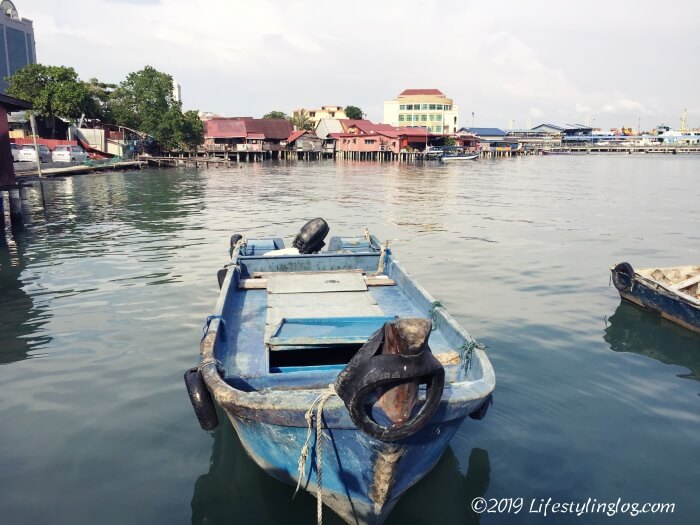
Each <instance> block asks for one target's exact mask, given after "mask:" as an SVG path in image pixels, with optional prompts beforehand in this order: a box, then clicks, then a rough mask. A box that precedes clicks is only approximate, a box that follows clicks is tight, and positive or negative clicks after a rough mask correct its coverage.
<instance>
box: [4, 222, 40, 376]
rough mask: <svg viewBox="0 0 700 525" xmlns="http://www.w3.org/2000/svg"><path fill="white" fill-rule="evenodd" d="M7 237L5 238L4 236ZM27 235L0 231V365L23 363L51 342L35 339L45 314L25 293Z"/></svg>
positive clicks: (37, 337) (38, 337) (38, 336)
mask: <svg viewBox="0 0 700 525" xmlns="http://www.w3.org/2000/svg"><path fill="white" fill-rule="evenodd" d="M6 235H8V236H6ZM26 243H27V235H26V234H25V233H23V232H22V233H20V232H17V231H14V232H13V234H12V235H11V236H10V233H9V232H3V231H0V291H2V293H1V294H0V312H2V316H0V335H1V338H0V342H1V343H2V344H0V365H3V364H8V363H14V362H16V361H22V360H24V359H27V357H29V354H30V352H31V350H32V349H33V348H34V347H36V346H38V345H42V344H45V343H48V342H49V341H50V340H51V338H50V337H47V336H42V335H38V334H39V333H40V330H39V328H40V327H41V326H42V325H43V324H45V323H46V321H45V320H44V317H45V316H44V314H42V313H41V312H40V311H39V309H38V308H36V307H35V306H34V302H33V301H32V299H31V298H30V297H29V295H27V293H26V292H25V291H24V289H23V288H24V286H25V283H24V282H23V280H22V272H23V271H24V270H25V268H26V265H27V257H26Z"/></svg>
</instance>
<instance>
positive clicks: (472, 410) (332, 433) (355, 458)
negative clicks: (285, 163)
mask: <svg viewBox="0 0 700 525" xmlns="http://www.w3.org/2000/svg"><path fill="white" fill-rule="evenodd" d="M327 232H328V226H327V224H326V223H325V221H323V219H314V220H313V221H311V222H310V223H308V224H307V225H305V226H304V228H302V231H301V232H300V233H299V234H298V235H297V236H296V238H295V239H294V242H293V243H292V244H293V246H294V248H285V245H284V242H283V241H282V239H279V238H267V239H245V238H244V237H242V236H241V235H234V236H233V237H232V239H231V244H232V246H231V260H230V263H229V264H228V265H227V266H226V268H224V269H223V270H221V271H220V272H219V274H218V278H219V285H220V287H221V292H220V295H219V299H218V302H217V304H216V308H215V309H214V312H213V315H211V316H209V317H208V319H207V324H206V330H205V335H204V337H203V339H202V342H201V345H200V352H201V362H200V364H199V366H198V367H197V368H193V369H191V370H189V371H188V372H187V373H186V374H185V382H186V384H187V388H188V393H189V395H190V399H191V401H192V405H193V407H194V409H195V413H196V414H197V417H198V419H199V421H200V424H201V425H202V428H204V429H205V430H210V429H213V428H215V427H216V426H217V425H218V417H217V415H216V411H215V410H214V405H213V403H212V399H211V398H210V397H209V395H210V393H211V395H212V397H213V401H214V402H215V403H216V404H217V405H219V406H220V407H221V409H222V410H223V411H224V412H225V413H226V415H227V416H228V418H229V419H230V421H231V423H232V424H233V426H234V427H235V429H236V432H237V434H238V436H239V438H240V440H241V443H242V445H243V447H244V448H245V450H246V451H247V452H248V454H249V455H250V457H251V458H252V459H253V460H254V461H255V462H256V463H257V464H258V465H259V466H260V467H261V468H262V469H263V470H265V471H266V472H267V473H268V474H270V475H271V476H273V477H275V478H277V479H279V480H281V481H284V482H288V483H291V484H297V483H299V485H298V486H299V487H300V488H301V489H302V490H306V491H308V492H311V493H313V494H315V495H316V497H317V499H318V502H319V511H320V510H321V506H320V505H321V502H322V503H323V504H325V505H327V506H328V507H330V508H331V509H332V510H334V511H335V512H336V513H337V514H338V515H339V516H341V517H342V518H343V519H345V520H346V521H347V522H348V523H352V524H355V525H363V524H367V525H369V524H372V525H380V524H381V523H382V522H383V521H384V520H385V519H386V517H387V516H388V514H389V513H390V512H391V509H392V508H393V507H394V505H395V504H396V503H397V502H398V500H399V498H400V497H401V495H402V494H403V493H404V492H405V491H406V490H408V489H409V488H410V487H411V486H412V485H414V484H415V483H417V482H418V481H419V480H420V479H421V478H423V476H425V475H426V474H427V473H428V472H429V471H430V470H431V469H432V468H433V466H435V464H436V463H437V462H438V460H439V459H440V457H441V456H442V455H443V453H444V452H445V449H446V448H447V446H448V444H449V442H450V440H451V438H452V437H453V436H454V435H455V433H456V432H457V430H458V429H459V428H460V425H462V422H463V421H464V420H465V418H467V417H468V416H469V417H471V418H472V419H481V418H483V417H484V416H485V414H486V411H487V410H488V407H489V405H490V403H491V395H492V392H493V389H494V387H495V376H494V372H493V368H492V367H491V363H490V362H489V359H488V357H487V355H486V353H485V352H484V351H483V350H482V347H481V346H480V345H479V344H478V343H476V341H475V340H474V339H473V338H472V337H471V336H470V335H469V334H468V333H467V332H466V331H465V330H464V329H463V328H462V327H461V326H459V325H458V324H457V322H456V321H455V320H454V319H453V318H452V317H451V316H450V315H449V314H448V313H447V312H446V311H445V309H444V308H443V307H442V306H441V305H440V303H439V302H437V301H435V300H434V299H433V298H432V297H431V296H430V295H429V294H428V293H427V292H426V291H425V290H424V289H423V288H422V287H421V286H420V285H419V284H418V283H417V282H416V281H415V280H414V279H413V278H412V277H411V276H410V275H409V274H408V273H407V272H406V271H405V270H404V269H403V267H402V266H401V265H400V264H399V263H398V261H397V260H396V258H395V257H394V255H393V254H392V252H391V250H390V249H389V248H388V247H387V246H386V245H381V244H380V242H379V241H378V239H377V238H376V237H374V236H371V235H369V234H368V233H366V234H365V235H364V236H359V237H332V238H331V239H330V240H329V245H328V249H327V250H326V251H320V250H321V248H322V247H323V246H324V241H323V239H324V237H325V235H326V233H327ZM428 340H429V344H428Z"/></svg>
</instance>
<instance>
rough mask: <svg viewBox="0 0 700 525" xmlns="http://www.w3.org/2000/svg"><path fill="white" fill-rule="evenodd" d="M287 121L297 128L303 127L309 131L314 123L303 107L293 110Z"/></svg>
mask: <svg viewBox="0 0 700 525" xmlns="http://www.w3.org/2000/svg"><path fill="white" fill-rule="evenodd" d="M289 122H291V123H292V125H293V126H294V127H295V128H296V129H297V130H301V129H305V130H308V131H311V130H313V129H314V123H313V121H312V120H311V119H310V118H309V113H308V112H307V111H306V110H305V109H300V110H299V111H295V112H294V116H293V117H292V118H290V119H289Z"/></svg>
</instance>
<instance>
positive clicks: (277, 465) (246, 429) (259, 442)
mask: <svg viewBox="0 0 700 525" xmlns="http://www.w3.org/2000/svg"><path fill="white" fill-rule="evenodd" d="M229 418H230V420H231V422H232V423H233V426H234V427H235V429H236V432H237V433H238V435H239V437H240V439H241V443H242V444H243V446H244V448H245V450H246V452H247V453H248V455H249V456H250V457H251V458H252V459H253V461H255V463H257V464H258V465H259V466H260V468H262V469H263V470H265V472H267V473H268V474H269V475H271V476H273V477H274V478H276V479H278V480H280V481H283V482H285V483H288V484H290V485H295V484H296V482H297V478H296V476H297V464H298V460H299V453H300V452H301V449H302V447H303V445H304V441H305V439H306V428H302V427H285V426H280V425H271V424H267V423H261V422H259V421H253V420H248V419H242V418H238V417H235V416H232V415H231V414H229ZM461 422H462V420H453V421H445V422H439V421H438V422H431V423H430V424H428V425H427V426H426V427H425V428H424V429H423V430H422V431H421V432H419V433H418V434H416V435H414V436H413V437H412V438H410V439H409V440H407V441H406V442H401V444H400V448H401V449H402V450H403V453H402V454H401V458H400V461H398V462H397V464H396V465H395V467H396V468H395V472H394V476H393V479H392V485H391V487H390V489H389V490H388V492H387V497H386V501H385V502H384V504H383V506H381V509H377V505H376V503H375V501H373V500H372V497H371V495H372V494H373V489H375V486H374V483H375V471H376V469H375V468H374V465H376V461H377V459H378V458H381V454H378V452H380V451H383V450H385V449H386V446H387V445H386V443H383V442H380V441H377V440H375V439H372V438H370V437H369V436H367V435H366V434H364V433H362V432H360V431H358V430H356V429H337V428H336V429H334V428H331V429H329V430H325V429H324V436H325V437H326V439H325V440H324V442H323V503H324V504H325V505H326V506H327V507H328V508H330V509H331V510H333V511H334V512H335V513H336V514H338V515H339V516H340V517H341V518H343V519H344V520H345V521H346V522H348V523H351V524H356V525H365V524H367V525H369V524H376V525H379V524H381V523H382V522H383V521H384V520H385V519H386V518H387V516H388V515H389V513H390V512H391V510H392V509H393V508H394V506H395V505H396V503H397V502H398V500H399V499H400V498H401V495H402V494H403V493H404V492H405V491H406V490H408V489H409V488H410V487H411V486H413V485H414V484H416V483H417V482H418V481H420V480H421V479H422V478H423V476H424V475H425V474H427V473H428V472H429V471H430V470H431V469H432V468H433V466H434V465H435V464H436V463H437V462H438V460H439V459H440V457H441V456H442V454H443V453H444V451H445V449H446V448H447V446H448V444H449V442H450V440H451V439H452V437H453V436H454V434H455V432H456V431H457V429H458V428H459V426H460V424H461ZM315 453H316V443H315V440H314V441H313V442H312V449H311V453H310V454H309V459H308V460H307V462H306V471H305V477H304V480H303V482H302V488H303V489H305V490H306V491H308V492H310V493H312V494H316V482H317V478H316V469H315V467H314V457H315ZM368 466H370V468H368ZM291 494H292V491H291V490H290V497H291Z"/></svg>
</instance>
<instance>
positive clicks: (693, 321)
mask: <svg viewBox="0 0 700 525" xmlns="http://www.w3.org/2000/svg"><path fill="white" fill-rule="evenodd" d="M610 271H611V272H612V282H613V284H614V285H615V288H617V290H618V291H619V292H620V297H622V299H625V300H627V301H630V302H632V303H634V304H636V305H637V306H640V307H642V308H644V309H645V310H649V311H650V312H653V313H655V314H657V315H660V316H661V317H664V318H666V319H668V320H669V321H673V322H674V323H676V324H679V325H681V326H684V327H685V328H688V329H689V330H693V331H694V332H698V333H700V266H678V267H672V268H645V269H641V270H634V269H633V268H632V266H631V265H630V264H629V263H626V262H623V263H620V264H617V265H615V266H613V267H612V268H611V269H610Z"/></svg>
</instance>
